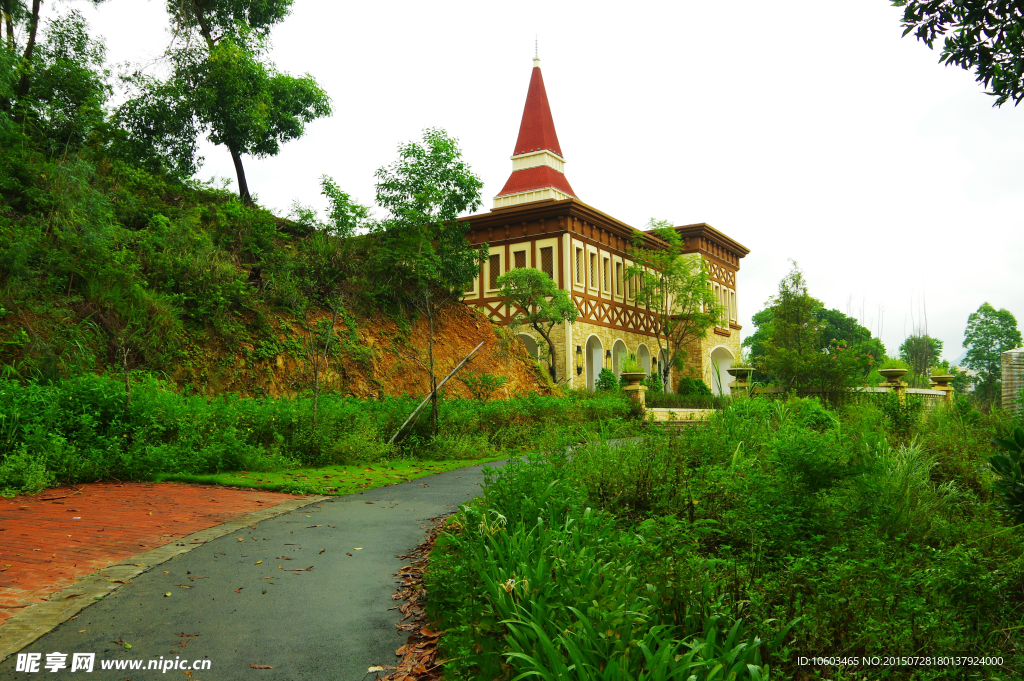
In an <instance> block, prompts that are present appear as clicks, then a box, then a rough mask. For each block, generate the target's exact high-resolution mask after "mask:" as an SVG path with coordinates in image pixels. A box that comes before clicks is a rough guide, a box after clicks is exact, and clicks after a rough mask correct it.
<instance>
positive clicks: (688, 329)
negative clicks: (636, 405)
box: [625, 218, 724, 392]
mask: <svg viewBox="0 0 1024 681" xmlns="http://www.w3.org/2000/svg"><path fill="white" fill-rule="evenodd" d="M648 234H649V235H653V236H654V237H656V240H654V241H653V242H652V241H651V240H649V239H646V238H645V236H646V235H648ZM685 249H686V244H685V243H684V242H683V239H682V237H680V236H679V233H678V232H677V231H676V230H675V228H674V227H673V226H672V223H670V222H668V221H665V220H655V219H653V218H652V219H651V220H650V221H649V222H648V223H647V229H646V230H645V232H644V233H638V234H637V235H636V238H635V241H634V243H633V249H632V255H633V264H632V265H630V266H629V267H627V268H626V273H625V276H626V278H627V279H632V280H635V281H636V282H637V283H638V286H637V289H636V292H635V295H636V302H637V305H638V306H642V307H645V308H647V310H649V311H650V313H651V314H652V315H654V318H655V326H654V333H655V338H656V340H657V342H658V350H659V353H658V356H659V357H661V356H664V357H666V361H665V362H663V363H662V366H661V368H662V377H661V380H662V386H663V387H664V390H665V392H670V390H671V386H669V385H668V376H669V371H670V370H671V369H672V367H676V368H677V369H679V370H682V369H684V368H685V362H686V356H687V350H688V346H689V345H690V343H692V342H693V341H695V340H697V339H699V338H703V337H704V334H706V333H707V331H708V329H710V328H711V327H713V326H714V325H715V324H720V323H724V322H722V314H723V310H722V306H721V304H719V303H718V301H717V299H716V298H715V294H714V291H713V290H712V289H711V275H710V273H709V271H708V264H707V262H705V260H704V259H703V258H701V257H700V256H699V255H696V254H692V253H684V251H685ZM662 353H664V355H662Z"/></svg>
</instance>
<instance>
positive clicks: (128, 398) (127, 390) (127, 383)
mask: <svg viewBox="0 0 1024 681" xmlns="http://www.w3.org/2000/svg"><path fill="white" fill-rule="evenodd" d="M128 352H129V351H128V348H127V347H124V346H122V347H121V369H122V370H123V371H124V395H125V408H126V409H131V407H132V382H131V380H130V379H129V375H128Z"/></svg>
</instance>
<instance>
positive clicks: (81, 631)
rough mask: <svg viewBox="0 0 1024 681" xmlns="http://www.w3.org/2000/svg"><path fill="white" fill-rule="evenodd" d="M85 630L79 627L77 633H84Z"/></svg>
mask: <svg viewBox="0 0 1024 681" xmlns="http://www.w3.org/2000/svg"><path fill="white" fill-rule="evenodd" d="M85 631H86V630H85V629H79V630H78V633H79V634H84V633H85Z"/></svg>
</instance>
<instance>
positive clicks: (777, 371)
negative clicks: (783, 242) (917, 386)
mask: <svg viewBox="0 0 1024 681" xmlns="http://www.w3.org/2000/svg"><path fill="white" fill-rule="evenodd" d="M755 318H758V319H760V321H761V326H760V327H759V328H758V333H757V334H755V335H759V334H762V332H763V335H762V336H761V337H760V338H758V339H757V344H758V346H759V347H761V348H763V354H762V355H761V356H760V358H757V357H755V359H754V365H755V366H756V367H757V369H758V370H759V371H760V372H761V373H762V374H764V375H766V376H767V377H769V379H770V380H773V381H776V382H778V383H781V384H783V385H786V386H790V387H794V388H799V387H808V386H817V387H819V388H821V389H823V390H842V389H844V388H848V387H850V386H851V385H854V384H855V383H856V382H857V380H858V379H859V378H860V377H861V376H863V374H864V373H865V372H866V371H868V370H869V369H870V367H871V365H872V360H873V359H874V358H873V356H872V355H871V352H870V351H871V349H872V348H873V347H874V346H875V344H874V343H872V342H871V341H872V340H873V339H871V334H870V332H868V331H867V329H864V328H863V327H861V326H860V325H858V324H856V322H855V321H854V320H853V319H851V318H850V317H847V316H846V315H844V314H842V313H841V312H838V311H836V310H830V311H827V312H826V311H825V309H824V306H823V305H822V303H821V301H820V300H818V299H817V298H814V297H813V296H811V295H810V293H809V292H808V290H807V281H806V279H804V275H803V272H802V271H801V270H800V268H799V267H798V266H797V264H796V263H795V262H793V263H792V269H791V270H790V272H789V273H788V274H787V275H786V276H785V277H783V279H782V281H781V282H779V292H778V293H777V294H776V295H775V296H774V297H772V298H771V300H770V301H769V307H768V309H767V310H764V311H762V312H761V313H758V314H757V315H755ZM751 345H753V343H751ZM875 351H876V352H877V350H875Z"/></svg>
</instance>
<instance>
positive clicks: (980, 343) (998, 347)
mask: <svg viewBox="0 0 1024 681" xmlns="http://www.w3.org/2000/svg"><path fill="white" fill-rule="evenodd" d="M1020 346H1021V334H1020V331H1019V330H1018V329H1017V319H1016V318H1015V317H1014V316H1013V315H1012V314H1010V311H1009V310H996V309H995V308H994V307H992V306H991V305H989V304H988V303H982V305H981V307H979V308H978V311H977V312H972V313H971V316H970V317H968V318H967V329H966V330H965V331H964V347H965V348H967V357H966V358H965V359H964V366H965V367H967V368H968V369H974V370H975V371H976V372H978V376H977V379H976V390H978V393H979V395H980V396H981V397H982V399H986V400H997V399H998V398H999V384H1000V381H1001V380H1002V377H1003V365H1002V357H1001V355H1002V353H1004V352H1006V351H1007V350H1013V349H1014V348H1018V347H1020Z"/></svg>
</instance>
